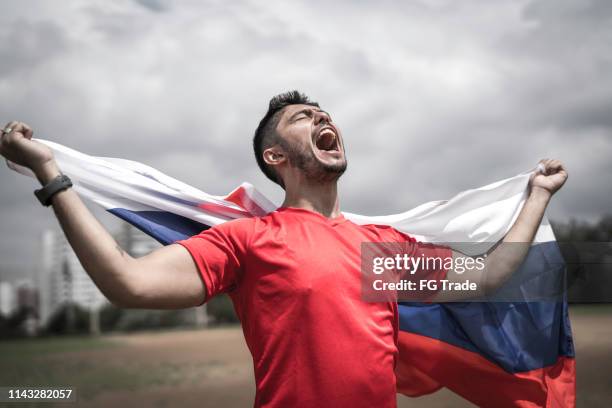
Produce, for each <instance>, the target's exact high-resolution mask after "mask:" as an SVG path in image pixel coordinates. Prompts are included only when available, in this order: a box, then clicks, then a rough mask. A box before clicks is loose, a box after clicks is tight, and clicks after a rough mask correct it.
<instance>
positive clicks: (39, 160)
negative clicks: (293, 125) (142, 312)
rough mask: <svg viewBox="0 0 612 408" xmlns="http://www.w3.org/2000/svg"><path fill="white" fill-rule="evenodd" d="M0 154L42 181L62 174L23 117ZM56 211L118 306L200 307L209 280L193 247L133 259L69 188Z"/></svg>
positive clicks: (81, 255) (12, 126)
mask: <svg viewBox="0 0 612 408" xmlns="http://www.w3.org/2000/svg"><path fill="white" fill-rule="evenodd" d="M4 129H5V130H7V131H8V132H4V131H3V132H2V135H1V142H0V154H1V155H2V156H3V157H5V158H6V159H7V160H10V161H12V162H14V163H17V164H19V165H22V166H25V167H28V168H29V169H31V170H32V171H33V172H34V174H35V175H36V177H37V178H38V180H39V181H40V183H41V185H46V184H47V183H49V182H50V181H51V180H53V179H54V178H56V177H57V176H58V175H60V169H59V168H58V166H57V163H56V162H55V160H54V157H53V153H52V152H51V150H50V149H49V148H48V147H47V146H45V145H43V144H42V143H38V142H36V141H34V140H31V139H32V135H33V131H32V129H31V128H30V127H29V126H27V125H26V124H24V123H21V122H10V123H9V124H7V125H6V126H5V128H4ZM51 203H52V206H53V210H54V212H55V215H56V217H57V219H58V221H59V223H60V225H61V227H62V230H63V231H64V234H65V235H66V238H67V239H68V242H69V243H70V245H71V246H72V248H73V249H74V252H75V253H76V255H77V257H78V258H79V261H80V262H81V264H82V265H83V268H85V270H86V271H87V273H88V274H89V276H90V277H91V279H92V280H93V282H94V283H95V284H96V286H97V287H98V288H99V289H100V290H101V291H102V293H103V294H104V295H105V296H106V297H107V298H108V299H109V300H110V301H111V302H112V303H113V304H115V305H117V306H120V307H131V308H154V309H175V308H186V307H192V306H197V305H199V304H201V303H202V302H203V300H204V294H205V290H204V285H203V282H202V279H201V278H200V275H199V272H198V268H197V266H196V264H195V263H194V261H193V259H192V257H191V255H190V254H189V252H188V251H187V250H186V249H185V248H184V247H182V246H181V245H169V246H167V247H163V248H160V249H157V250H155V251H153V252H151V253H150V254H148V255H146V256H144V257H141V258H133V257H131V256H130V255H129V254H127V253H126V252H125V251H123V250H122V249H121V247H120V246H119V245H118V244H117V242H116V241H115V240H114V239H113V237H112V236H111V235H110V234H109V233H108V231H106V229H105V228H104V227H103V226H102V225H101V224H100V223H99V222H98V220H97V219H96V218H95V217H94V216H93V215H92V214H91V212H90V211H89V209H88V208H87V207H86V206H85V204H83V202H82V201H81V199H80V198H79V196H78V195H77V194H76V193H75V192H74V191H73V190H72V189H66V190H63V191H61V192H59V193H57V194H55V195H54V196H53V197H52V201H51Z"/></svg>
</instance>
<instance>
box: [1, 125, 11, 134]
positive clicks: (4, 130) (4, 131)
mask: <svg viewBox="0 0 612 408" xmlns="http://www.w3.org/2000/svg"><path fill="white" fill-rule="evenodd" d="M12 131H13V128H12V127H8V126H7V127H5V128H4V129H2V133H6V134H9V133H11V132H12Z"/></svg>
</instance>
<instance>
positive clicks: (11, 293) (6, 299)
mask: <svg viewBox="0 0 612 408" xmlns="http://www.w3.org/2000/svg"><path fill="white" fill-rule="evenodd" d="M16 310H17V296H16V291H15V286H13V284H11V283H10V282H0V316H3V317H8V316H10V315H12V314H13V313H14V312H15V311H16Z"/></svg>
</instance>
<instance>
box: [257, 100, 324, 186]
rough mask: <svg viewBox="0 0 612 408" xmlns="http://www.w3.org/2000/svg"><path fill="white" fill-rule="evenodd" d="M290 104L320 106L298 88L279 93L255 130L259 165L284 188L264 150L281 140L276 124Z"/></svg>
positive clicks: (271, 101) (271, 178)
mask: <svg viewBox="0 0 612 408" xmlns="http://www.w3.org/2000/svg"><path fill="white" fill-rule="evenodd" d="M289 105H310V106H316V107H317V108H318V107H319V104H318V103H317V102H314V101H311V100H310V99H309V98H308V96H306V95H304V94H303V93H301V92H300V91H297V90H293V91H289V92H284V93H281V94H278V95H276V96H274V97H273V98H272V99H270V104H269V105H268V111H267V112H266V114H265V115H264V117H263V118H262V119H261V121H260V122H259V126H257V129H256V130H255V136H254V137H253V150H254V151H255V159H257V165H258V166H259V168H260V169H261V171H263V172H264V174H265V175H266V176H267V177H268V178H269V179H270V180H272V181H273V182H275V183H276V184H278V185H279V186H281V187H283V188H285V186H284V185H283V181H282V180H281V178H280V177H279V176H278V174H276V172H275V171H274V170H273V169H272V168H271V167H270V166H268V164H267V163H266V162H265V161H264V159H263V151H264V150H266V149H267V148H269V147H271V146H274V145H275V144H277V143H278V142H279V138H278V134H277V133H276V126H277V125H278V121H279V120H280V112H281V111H282V110H283V109H284V108H285V107H287V106H289Z"/></svg>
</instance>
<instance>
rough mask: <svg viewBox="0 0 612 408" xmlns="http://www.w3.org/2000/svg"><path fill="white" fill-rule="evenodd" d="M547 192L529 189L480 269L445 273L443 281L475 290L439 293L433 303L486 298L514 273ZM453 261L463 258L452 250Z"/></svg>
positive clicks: (542, 211)
mask: <svg viewBox="0 0 612 408" xmlns="http://www.w3.org/2000/svg"><path fill="white" fill-rule="evenodd" d="M549 201H550V193H548V192H547V191H542V190H539V189H532V191H531V193H530V194H529V197H528V198H527V200H526V202H525V204H524V205H523V208H522V209H521V212H520V213H519V215H518V217H517V219H516V221H515V222H514V224H513V225H512V227H511V228H510V230H509V231H508V233H507V234H506V235H505V236H504V238H503V239H502V241H501V242H500V243H499V244H498V245H497V246H496V247H495V248H494V249H493V250H492V251H491V252H489V253H488V254H487V257H486V258H484V261H483V264H484V267H483V268H481V269H478V268H473V269H470V270H467V271H465V272H463V273H461V274H459V273H455V272H454V271H449V272H448V275H447V279H448V280H449V281H450V282H456V283H463V282H465V281H470V282H475V283H476V284H477V290H476V291H471V292H455V291H453V292H449V293H439V294H438V295H437V299H436V300H437V301H456V300H463V299H467V298H473V297H480V298H481V297H486V296H490V295H491V294H492V293H494V291H495V290H497V289H498V288H499V287H500V286H501V285H503V284H504V282H506V281H507V280H508V279H509V278H510V276H511V275H512V274H513V273H514V271H516V270H517V268H518V267H519V266H520V265H521V263H522V262H523V261H524V260H525V257H526V256H527V253H528V252H529V248H530V246H531V243H532V241H533V239H534V237H535V234H536V232H537V230H538V228H539V226H540V223H541V222H542V217H543V216H544V212H545V211H546V207H547V205H548V202H549ZM453 257H454V258H466V257H467V256H466V255H464V254H462V253H460V252H456V251H453Z"/></svg>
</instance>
